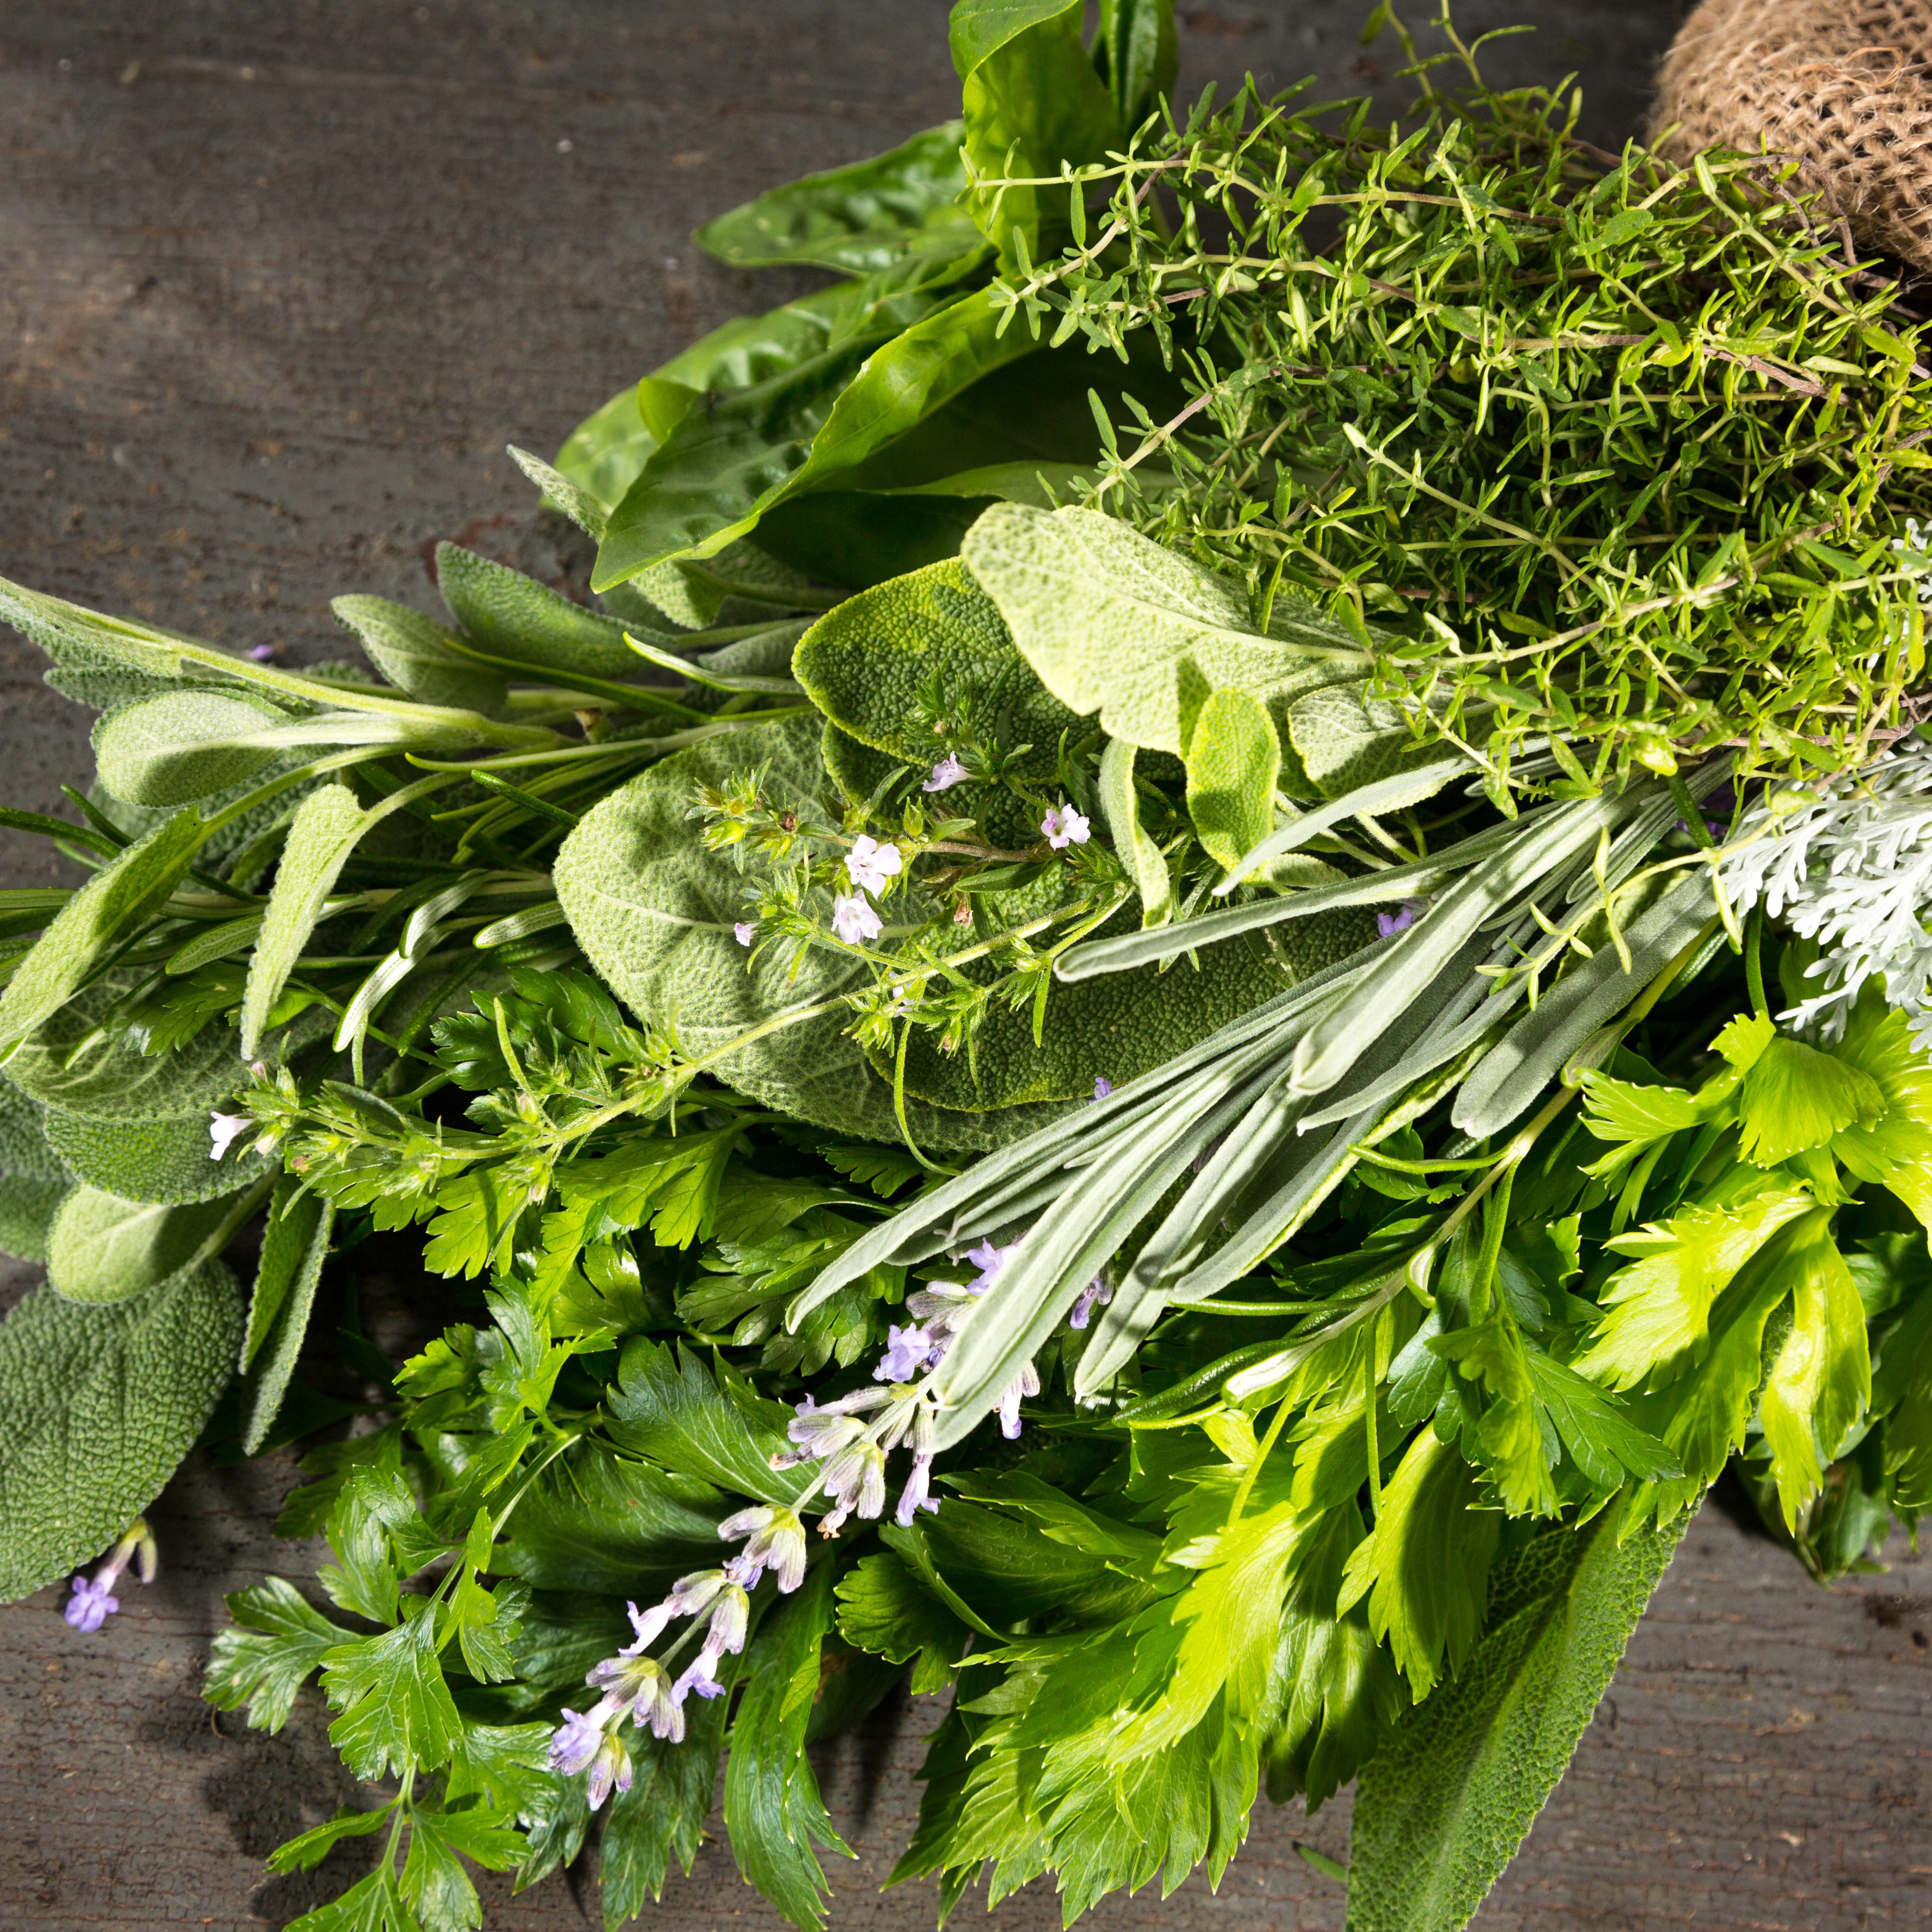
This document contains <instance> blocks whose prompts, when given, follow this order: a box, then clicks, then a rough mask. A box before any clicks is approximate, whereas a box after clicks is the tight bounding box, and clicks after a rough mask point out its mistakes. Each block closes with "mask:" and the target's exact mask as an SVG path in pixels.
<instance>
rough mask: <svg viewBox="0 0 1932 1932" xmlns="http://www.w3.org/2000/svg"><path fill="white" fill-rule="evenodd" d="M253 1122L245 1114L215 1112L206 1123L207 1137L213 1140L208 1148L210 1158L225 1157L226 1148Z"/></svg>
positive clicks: (245, 1131)
mask: <svg viewBox="0 0 1932 1932" xmlns="http://www.w3.org/2000/svg"><path fill="white" fill-rule="evenodd" d="M254 1124H255V1123H254V1121H251V1119H249V1118H248V1115H246V1114H216V1115H211V1117H210V1118H209V1120H208V1139H209V1140H210V1141H211V1142H213V1145H212V1146H211V1148H209V1149H208V1159H209V1160H223V1159H225V1158H226V1156H227V1153H228V1150H229V1148H231V1147H233V1145H235V1143H236V1142H237V1141H238V1140H239V1139H241V1138H242V1136H243V1135H244V1134H245V1133H248V1131H249V1130H250V1129H251V1128H252V1127H254Z"/></svg>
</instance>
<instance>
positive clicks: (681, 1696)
mask: <svg viewBox="0 0 1932 1932" xmlns="http://www.w3.org/2000/svg"><path fill="white" fill-rule="evenodd" d="M716 1667H717V1659H716V1658H714V1657H710V1656H707V1655H706V1654H705V1653H704V1652H702V1651H700V1652H699V1653H698V1654H697V1656H696V1657H694V1658H692V1659H691V1662H690V1664H688V1666H687V1667H685V1673H684V1675H683V1676H682V1677H680V1678H679V1679H678V1680H677V1682H676V1683H675V1684H673V1685H672V1686H671V1687H670V1694H671V1695H672V1696H673V1697H675V1698H676V1700H677V1701H678V1703H679V1704H682V1703H683V1702H684V1700H685V1698H687V1697H689V1696H690V1695H691V1694H692V1693H693V1692H694V1691H695V1692H696V1693H697V1695H698V1696H699V1697H723V1696H724V1685H721V1683H719V1682H718V1680H717V1679H716V1678H715V1677H714V1676H712V1674H711V1673H712V1670H715V1668H716Z"/></svg>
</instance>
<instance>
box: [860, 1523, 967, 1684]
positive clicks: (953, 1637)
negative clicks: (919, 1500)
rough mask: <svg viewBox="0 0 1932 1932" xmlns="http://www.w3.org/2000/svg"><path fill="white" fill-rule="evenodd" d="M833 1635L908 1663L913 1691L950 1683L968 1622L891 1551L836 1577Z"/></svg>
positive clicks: (890, 1659)
mask: <svg viewBox="0 0 1932 1932" xmlns="http://www.w3.org/2000/svg"><path fill="white" fill-rule="evenodd" d="M838 1634H839V1635H840V1636H841V1637H844V1640H845V1641H846V1642H847V1643H849V1644H850V1645H851V1646H853V1649H856V1650H864V1651H869V1652H871V1654H872V1655H874V1656H875V1657H883V1658H885V1660H886V1662H887V1663H889V1664H906V1663H910V1664H912V1665H913V1673H912V1688H913V1694H914V1695H915V1696H923V1695H924V1694H926V1692H928V1691H943V1690H944V1689H945V1688H946V1687H947V1685H949V1684H950V1683H951V1682H952V1681H953V1674H954V1673H955V1672H956V1670H958V1668H959V1659H960V1657H961V1655H962V1653H963V1652H964V1651H965V1648H966V1640H967V1637H968V1629H967V1626H966V1625H965V1624H963V1623H962V1622H960V1620H959V1618H957V1617H956V1616H954V1615H953V1613H952V1611H951V1610H950V1609H948V1608H947V1606H946V1605H945V1604H944V1603H942V1602H941V1601H940V1600H939V1598H937V1597H935V1595H933V1594H932V1592H931V1591H929V1590H928V1589H926V1586H925V1585H924V1584H923V1583H921V1582H920V1581H919V1579H918V1578H917V1577H916V1576H914V1575H913V1572H912V1571H911V1569H910V1567H909V1566H908V1565H907V1563H906V1562H905V1559H904V1558H903V1557H901V1556H898V1554H897V1553H895V1552H894V1551H892V1550H883V1551H881V1552H880V1553H879V1554H878V1555H877V1556H868V1557H866V1558H865V1559H864V1560H863V1561H862V1562H860V1563H859V1564H857V1565H855V1566H854V1567H853V1568H852V1569H851V1570H850V1571H847V1573H846V1574H845V1575H844V1576H843V1577H841V1578H840V1579H839V1580H838Z"/></svg>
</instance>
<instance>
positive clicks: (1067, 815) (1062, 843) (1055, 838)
mask: <svg viewBox="0 0 1932 1932" xmlns="http://www.w3.org/2000/svg"><path fill="white" fill-rule="evenodd" d="M1040 829H1041V831H1043V832H1045V833H1046V842H1047V843H1048V844H1049V845H1051V846H1052V847H1053V849H1054V850H1055V851H1056V852H1058V851H1060V850H1063V849H1064V847H1067V846H1069V845H1084V844H1086V842H1087V837H1088V832H1090V831H1091V829H1092V826H1091V823H1090V821H1089V820H1087V819H1086V818H1085V817H1082V815H1081V814H1079V812H1077V811H1075V810H1074V808H1073V806H1072V805H1068V804H1067V803H1066V802H1064V800H1063V801H1062V802H1061V803H1060V804H1058V805H1050V806H1049V807H1048V808H1047V814H1046V817H1044V818H1043V819H1042V820H1040Z"/></svg>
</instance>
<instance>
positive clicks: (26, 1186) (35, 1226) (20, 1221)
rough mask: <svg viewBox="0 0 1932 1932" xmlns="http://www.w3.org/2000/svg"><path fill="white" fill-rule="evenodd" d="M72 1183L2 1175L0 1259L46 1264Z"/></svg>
mask: <svg viewBox="0 0 1932 1932" xmlns="http://www.w3.org/2000/svg"><path fill="white" fill-rule="evenodd" d="M73 1187H74V1183H73V1182H72V1181H36V1180H33V1179H31V1178H29V1177H28V1176H26V1175H17V1174H9V1175H0V1255H11V1256H13V1257H14V1259H16V1260H17V1261H23V1262H43V1261H45V1260H46V1258H47V1237H48V1235H49V1233H50V1232H52V1228H53V1224H54V1217H55V1214H58V1212H59V1211H60V1205H61V1203H62V1202H63V1201H65V1199H67V1197H68V1194H69V1193H70V1192H71V1190H72V1189H73Z"/></svg>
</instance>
